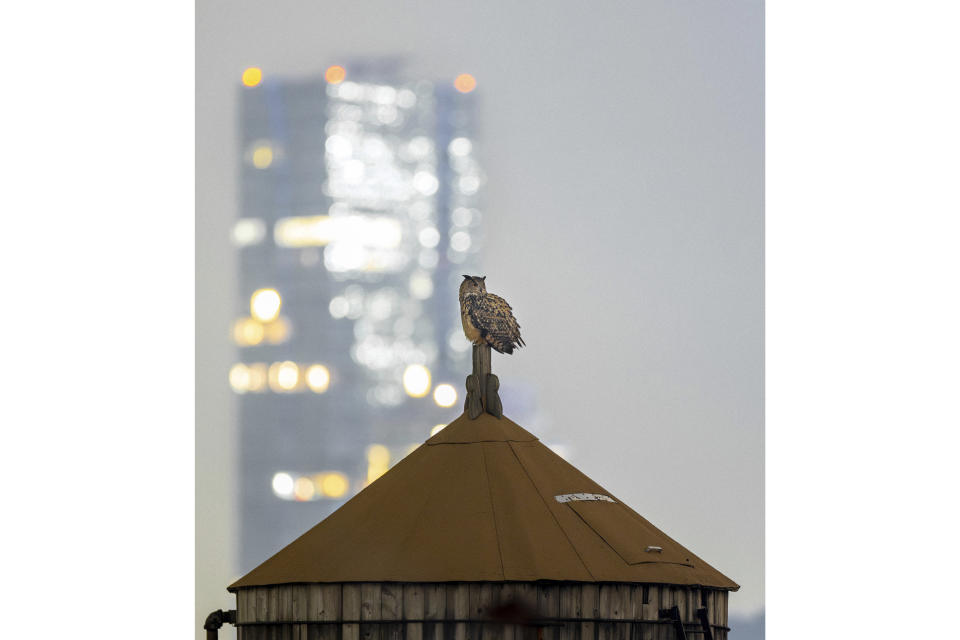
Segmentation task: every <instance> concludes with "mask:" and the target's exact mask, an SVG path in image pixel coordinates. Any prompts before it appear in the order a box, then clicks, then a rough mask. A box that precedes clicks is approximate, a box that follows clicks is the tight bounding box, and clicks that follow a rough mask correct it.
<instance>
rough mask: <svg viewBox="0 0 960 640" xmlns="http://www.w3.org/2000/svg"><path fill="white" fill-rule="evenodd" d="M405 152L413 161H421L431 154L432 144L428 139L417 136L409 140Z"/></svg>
mask: <svg viewBox="0 0 960 640" xmlns="http://www.w3.org/2000/svg"><path fill="white" fill-rule="evenodd" d="M407 152H408V153H409V154H410V155H411V156H412V157H413V158H414V159H417V160H421V159H423V158H426V157H427V156H428V155H430V154H431V153H433V142H432V141H431V140H430V138H425V137H423V136H417V137H416V138H413V139H412V140H410V142H409V143H408V144H407Z"/></svg>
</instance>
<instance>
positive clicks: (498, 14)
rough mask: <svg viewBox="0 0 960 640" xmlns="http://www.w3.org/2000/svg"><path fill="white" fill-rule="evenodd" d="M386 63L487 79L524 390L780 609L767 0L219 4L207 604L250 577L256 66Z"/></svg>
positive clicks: (500, 287)
mask: <svg viewBox="0 0 960 640" xmlns="http://www.w3.org/2000/svg"><path fill="white" fill-rule="evenodd" d="M380 55H391V56H392V55H400V56H403V57H405V58H406V60H407V66H406V68H407V70H408V71H409V72H410V73H411V74H416V75H422V76H424V77H434V78H453V77H454V76H455V75H456V74H458V73H462V72H469V73H472V74H473V75H474V76H476V78H477V80H478V97H479V98H480V104H481V110H480V126H481V132H482V134H481V135H482V137H481V139H480V143H479V145H478V147H479V148H478V152H479V155H480V159H481V161H482V163H483V166H484V170H485V172H486V175H487V184H486V193H485V203H486V206H485V211H486V212H487V213H486V217H485V218H484V222H485V229H484V231H485V234H486V245H485V254H484V263H485V270H484V272H485V274H486V275H487V276H488V278H487V283H488V285H489V287H490V289H491V290H492V291H495V292H497V293H499V294H501V295H503V296H505V297H506V298H507V299H508V300H510V302H511V304H513V306H514V309H515V311H516V313H517V316H518V318H519V320H520V323H521V324H522V325H523V329H524V338H525V339H526V340H527V343H528V347H527V348H526V349H523V350H521V351H520V352H519V353H518V354H517V355H515V356H513V357H510V358H506V357H501V358H498V359H497V360H496V362H495V363H494V367H495V369H496V370H497V372H498V374H499V375H500V378H501V380H502V381H503V384H504V386H507V385H509V384H510V382H509V381H510V380H511V379H525V380H533V381H536V385H537V387H536V392H537V399H538V402H539V403H540V405H541V407H542V408H543V410H544V412H545V413H546V415H547V416H548V418H549V421H548V422H546V423H545V425H544V428H546V429H547V430H548V432H549V435H550V436H551V437H553V438H557V439H561V438H562V439H563V440H564V441H565V442H566V443H567V444H569V446H570V447H571V449H572V451H573V454H572V457H571V462H572V463H573V464H574V465H576V466H577V467H579V468H580V469H581V470H582V471H584V472H585V473H586V474H587V475H589V476H591V477H592V478H594V479H595V480H597V481H598V482H599V483H600V484H602V485H603V486H605V487H606V488H607V489H608V490H610V491H611V492H613V493H614V494H616V495H617V496H618V497H620V498H621V499H623V500H625V501H626V502H628V503H629V504H630V505H631V506H632V507H633V508H635V509H636V510H637V511H639V512H640V513H641V514H643V515H644V516H646V517H647V518H648V519H649V520H651V521H652V522H653V523H654V524H656V525H657V526H659V527H660V528H662V529H663V530H664V531H666V532H667V533H668V534H669V535H671V536H672V537H674V538H676V539H677V540H679V541H680V542H681V543H682V544H684V545H685V546H687V547H689V548H690V549H691V550H692V551H694V552H695V553H697V554H698V555H699V556H701V557H702V558H704V559H705V560H707V561H708V562H710V563H711V564H712V565H713V566H715V567H716V568H718V569H719V570H721V571H722V572H724V573H725V574H726V575H728V576H730V577H731V578H732V579H734V580H735V581H737V582H738V583H739V584H740V585H742V588H741V590H740V592H738V593H736V594H733V595H732V597H731V600H730V609H731V613H749V612H752V611H755V610H757V609H759V608H760V607H762V606H763V540H764V539H763V286H762V285H763V210H762V206H763V6H762V3H761V2H760V1H759V0H737V1H731V2H724V3H717V2H707V1H702V2H692V1H691V2H676V1H675V0H674V1H659V2H653V1H643V2H639V1H633V2H589V3H588V2H572V1H567V0H564V1H558V0H552V1H549V2H546V1H536V2H534V1H524V2H502V1H494V2H491V1H486V2H479V1H478V2H472V3H465V2H452V1H450V0H443V1H439V0H430V1H424V0H420V1H418V2H410V3H400V2H385V1H378V2H356V1H353V2H344V1H340V0H337V1H324V2H318V1H316V0H313V1H310V2H305V1H296V2H294V1H283V2H237V1H236V0H230V1H227V0H216V1H211V0H201V1H200V2H198V3H197V130H196V137H197V314H198V316H197V456H198V465H197V512H198V521H197V522H198V539H197V571H198V577H197V599H198V606H199V608H200V609H201V610H203V611H210V610H213V609H216V608H218V607H224V608H226V606H227V605H229V599H228V598H227V594H226V592H225V591H224V588H225V587H226V585H227V584H228V583H229V582H230V581H232V579H233V578H234V577H236V576H235V574H234V572H235V571H236V568H235V567H233V566H232V562H233V558H234V555H235V553H234V552H235V550H234V549H233V548H232V546H231V545H232V544H233V534H232V532H231V527H232V525H233V521H232V517H233V516H232V511H231V510H232V508H233V504H234V502H233V501H234V499H235V498H234V495H233V493H234V492H233V488H234V483H235V476H234V475H233V474H235V473H236V471H235V469H233V468H232V464H231V462H232V460H231V457H232V455H233V452H232V450H231V447H232V446H233V445H232V442H231V439H232V435H233V433H232V429H233V425H232V421H233V415H232V406H231V402H232V399H231V398H230V396H229V390H228V387H227V385H226V384H225V383H224V380H225V372H226V370H227V369H228V367H229V364H230V362H231V359H232V358H233V347H232V346H231V345H230V344H229V343H227V341H226V340H225V339H223V336H224V335H225V327H228V326H229V324H230V321H231V309H232V302H233V301H232V295H233V292H234V287H233V283H234V281H235V275H234V274H233V272H232V271H231V269H232V268H233V265H234V261H233V252H232V248H231V247H230V245H229V243H228V231H229V227H230V223H231V221H232V219H233V218H234V216H235V215H236V214H235V206H236V194H237V185H236V174H235V167H236V162H235V160H234V159H235V157H236V154H237V150H236V139H235V134H236V130H237V129H236V126H237V125H236V119H235V114H236V102H235V98H236V87H237V83H238V81H239V76H240V73H241V72H242V70H243V69H244V68H245V67H248V66H251V65H256V66H260V67H262V68H263V69H264V72H265V73H266V74H271V73H273V74H282V75H297V74H307V73H309V74H316V73H318V72H320V71H322V70H323V69H324V68H326V66H328V65H329V64H334V63H338V62H342V61H343V60H344V59H346V58H350V57H363V56H380ZM571 397H576V398H577V401H576V402H570V401H569V399H570V398H571ZM506 410H507V413H508V414H509V407H507V408H506ZM541 435H544V434H541ZM200 514H202V517H201V516H200ZM198 628H199V626H198Z"/></svg>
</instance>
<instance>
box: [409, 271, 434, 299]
mask: <svg viewBox="0 0 960 640" xmlns="http://www.w3.org/2000/svg"><path fill="white" fill-rule="evenodd" d="M410 295H412V296H413V297H414V298H417V299H418V300H426V299H427V298H429V297H430V296H432V295H433V280H432V279H431V278H430V276H429V275H427V274H426V273H423V272H418V273H415V274H413V275H412V276H410Z"/></svg>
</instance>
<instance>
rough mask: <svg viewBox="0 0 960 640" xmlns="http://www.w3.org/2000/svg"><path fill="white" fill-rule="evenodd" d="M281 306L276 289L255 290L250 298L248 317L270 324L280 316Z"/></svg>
mask: <svg viewBox="0 0 960 640" xmlns="http://www.w3.org/2000/svg"><path fill="white" fill-rule="evenodd" d="M281 304H282V302H281V300H280V294H279V293H277V290H276V289H257V290H256V291H254V292H253V295H252V296H250V315H252V316H253V317H254V318H256V319H257V320H259V321H260V322H272V321H274V320H276V319H277V316H279V315H280V305H281Z"/></svg>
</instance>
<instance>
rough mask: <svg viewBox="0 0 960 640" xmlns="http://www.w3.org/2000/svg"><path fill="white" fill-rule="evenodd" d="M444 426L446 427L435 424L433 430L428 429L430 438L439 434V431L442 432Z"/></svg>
mask: <svg viewBox="0 0 960 640" xmlns="http://www.w3.org/2000/svg"><path fill="white" fill-rule="evenodd" d="M445 426H447V425H445V424H435V425H433V429H430V436H431V437H433V436H435V435H437V434H438V433H440V432H441V431H443V428H444V427H445Z"/></svg>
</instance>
